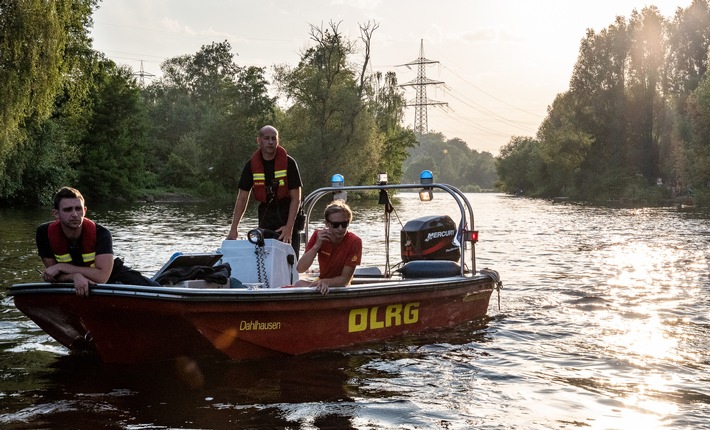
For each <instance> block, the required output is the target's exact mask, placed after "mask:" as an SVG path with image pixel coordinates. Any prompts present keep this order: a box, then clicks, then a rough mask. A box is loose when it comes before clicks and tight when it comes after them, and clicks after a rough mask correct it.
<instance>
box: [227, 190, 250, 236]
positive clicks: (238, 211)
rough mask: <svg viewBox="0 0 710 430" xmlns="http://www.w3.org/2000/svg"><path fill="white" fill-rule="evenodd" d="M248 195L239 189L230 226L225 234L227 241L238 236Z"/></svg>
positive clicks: (248, 192) (247, 192)
mask: <svg viewBox="0 0 710 430" xmlns="http://www.w3.org/2000/svg"><path fill="white" fill-rule="evenodd" d="M250 194H251V191H244V190H242V189H241V188H240V189H239V192H238V193H237V201H236V203H234V215H233V216H232V226H231V227H230V228H229V233H228V234H227V239H228V240H235V239H236V238H237V236H238V235H239V223H240V222H241V220H242V217H243V216H244V212H245V211H246V210H247V204H248V203H249V195H250Z"/></svg>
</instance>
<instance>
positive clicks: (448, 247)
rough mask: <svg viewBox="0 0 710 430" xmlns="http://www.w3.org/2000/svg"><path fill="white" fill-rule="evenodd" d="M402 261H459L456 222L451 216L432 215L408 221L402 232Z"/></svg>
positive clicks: (459, 252)
mask: <svg viewBox="0 0 710 430" xmlns="http://www.w3.org/2000/svg"><path fill="white" fill-rule="evenodd" d="M401 244H402V245H401V248H402V261H404V262H407V261H413V260H449V261H459V259H460V258H461V250H460V249H459V244H458V242H457V239H456V223H454V220H452V219H451V217H449V216H447V215H444V216H438V215H432V216H426V217H421V218H416V219H413V220H410V221H409V222H407V223H406V224H405V225H404V227H403V228H402V232H401Z"/></svg>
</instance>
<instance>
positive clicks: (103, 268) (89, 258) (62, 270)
mask: <svg viewBox="0 0 710 430" xmlns="http://www.w3.org/2000/svg"><path fill="white" fill-rule="evenodd" d="M52 215H54V218H55V220H54V221H51V222H47V223H44V224H42V225H40V226H39V227H37V232H36V242H37V253H38V254H39V256H40V258H41V259H42V263H44V267H45V269H44V272H43V273H42V278H43V279H44V280H45V281H46V282H73V283H74V289H75V290H76V294H77V295H80V296H88V295H89V284H105V283H109V282H110V283H126V284H135V285H157V284H155V283H153V282H151V281H150V280H148V279H147V278H145V277H143V276H142V275H141V274H140V273H138V272H137V271H135V270H132V269H129V268H128V267H126V266H124V265H123V261H121V259H120V258H116V259H115V260H114V257H113V239H112V237H111V232H110V231H109V230H108V229H107V228H105V227H103V226H102V225H100V224H96V223H95V222H93V221H91V220H90V219H88V218H85V215H86V206H85V205H84V197H83V196H82V195H81V193H80V192H79V190H77V189H74V188H70V187H62V188H61V189H60V190H59V191H57V193H56V194H55V195H54V209H52Z"/></svg>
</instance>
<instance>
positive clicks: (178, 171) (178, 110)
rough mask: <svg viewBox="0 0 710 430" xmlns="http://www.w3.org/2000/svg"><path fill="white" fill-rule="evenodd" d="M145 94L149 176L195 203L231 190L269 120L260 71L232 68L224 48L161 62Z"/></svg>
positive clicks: (270, 101) (271, 109)
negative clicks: (195, 196) (193, 196)
mask: <svg viewBox="0 0 710 430" xmlns="http://www.w3.org/2000/svg"><path fill="white" fill-rule="evenodd" d="M161 69H162V71H163V77H162V78H161V79H160V80H158V81H156V82H154V83H153V84H151V85H150V86H149V87H148V88H147V89H146V91H145V96H146V99H147V100H148V106H149V112H150V120H151V123H152V124H153V126H152V131H151V139H150V140H151V142H152V144H151V160H150V165H151V170H153V171H155V172H156V173H157V175H158V177H159V179H160V182H161V183H163V184H165V185H168V186H173V187H181V188H188V189H193V190H198V191H199V192H200V194H201V195H203V196H204V195H211V194H215V193H216V192H219V191H232V190H234V189H236V186H237V182H238V178H239V174H240V173H241V167H242V166H243V165H244V163H245V162H246V160H247V159H248V158H249V156H250V155H251V153H252V152H253V150H254V149H255V148H256V146H255V136H256V131H257V130H258V129H259V128H260V127H261V126H263V125H265V124H267V123H271V122H272V121H273V119H274V99H273V98H271V97H269V96H268V92H267V82H266V80H265V78H264V70H263V69H261V68H257V67H247V68H243V67H239V66H238V65H236V64H235V63H234V55H233V54H232V53H231V46H230V44H229V43H228V42H227V41H224V42H221V43H214V42H213V43H212V44H210V45H205V46H203V47H202V48H201V49H200V51H198V52H197V53H196V54H194V55H183V56H180V57H175V58H172V59H168V60H166V61H165V62H164V63H163V64H162V65H161Z"/></svg>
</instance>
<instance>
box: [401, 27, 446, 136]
mask: <svg viewBox="0 0 710 430" xmlns="http://www.w3.org/2000/svg"><path fill="white" fill-rule="evenodd" d="M436 63H438V61H434V60H429V59H427V58H425V57H424V39H422V40H421V47H420V48H419V58H417V59H416V60H414V61H412V62H410V63H406V64H402V66H407V68H410V69H411V67H410V66H415V65H416V66H417V78H416V79H414V80H413V81H409V82H407V83H404V84H401V85H400V87H414V90H415V91H416V97H415V99H414V102H411V101H410V102H407V104H406V106H407V107H409V106H414V132H415V133H417V134H418V135H420V136H421V135H422V134H426V133H428V132H429V124H428V120H427V107H428V106H448V103H446V102H440V101H436V100H430V99H428V98H427V95H426V87H427V85H444V82H442V81H434V80H431V79H428V78H427V77H426V66H427V65H429V64H436Z"/></svg>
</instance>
